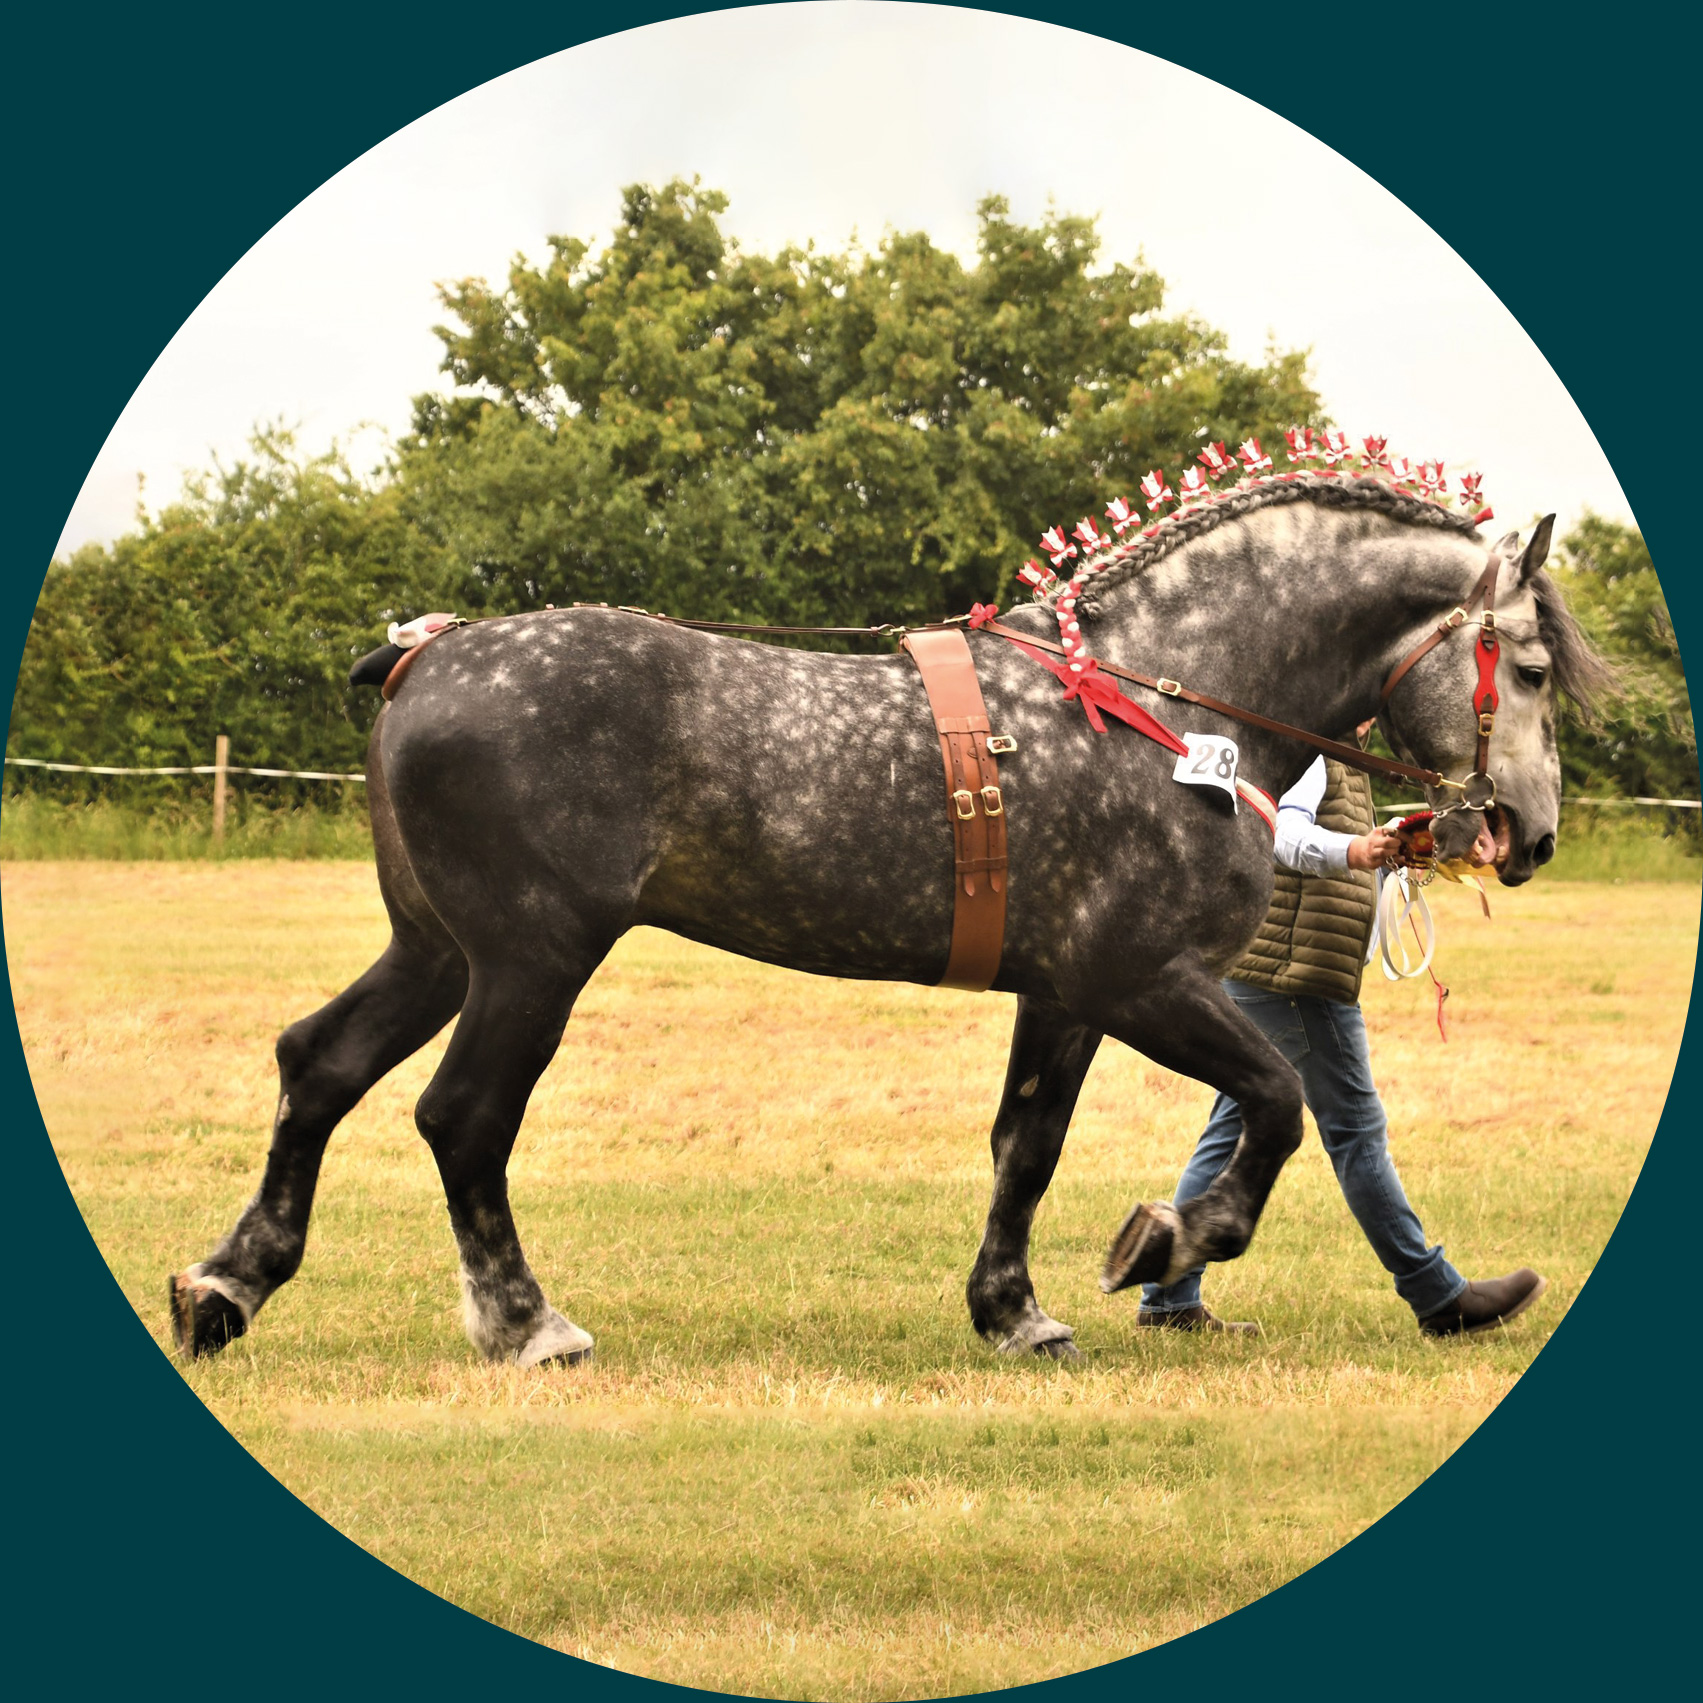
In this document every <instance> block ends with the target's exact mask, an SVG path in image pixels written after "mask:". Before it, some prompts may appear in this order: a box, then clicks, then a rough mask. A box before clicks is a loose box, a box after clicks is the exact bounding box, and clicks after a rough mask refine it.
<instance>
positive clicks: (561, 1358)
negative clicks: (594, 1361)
mask: <svg viewBox="0 0 1703 1703" xmlns="http://www.w3.org/2000/svg"><path fill="white" fill-rule="evenodd" d="M591 1353H592V1336H591V1332H590V1331H585V1330H581V1329H580V1327H579V1326H578V1325H576V1324H575V1323H574V1322H573V1320H572V1319H564V1318H563V1317H562V1315H561V1314H560V1313H558V1312H557V1311H556V1309H555V1308H554V1307H552V1308H551V1309H550V1316H549V1317H548V1318H547V1319H546V1320H545V1321H544V1323H543V1324H542V1325H540V1326H539V1328H538V1329H537V1330H536V1331H534V1332H533V1334H532V1336H531V1337H530V1338H529V1339H528V1340H527V1344H526V1346H525V1347H524V1348H523V1349H521V1351H520V1352H519V1353H518V1354H517V1355H516V1356H515V1357H514V1358H515V1364H516V1365H517V1366H525V1367H528V1368H531V1367H535V1366H583V1365H585V1364H586V1362H587V1361H589V1360H590V1359H591Z"/></svg>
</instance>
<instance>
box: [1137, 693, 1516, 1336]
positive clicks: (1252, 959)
mask: <svg viewBox="0 0 1703 1703" xmlns="http://www.w3.org/2000/svg"><path fill="white" fill-rule="evenodd" d="M1370 728H1371V724H1370V723H1369V722H1368V723H1367V724H1366V725H1365V726H1363V727H1362V728H1361V729H1360V736H1361V738H1362V739H1364V738H1365V737H1366V735H1367V733H1368V732H1369V731H1370ZM1395 852H1396V836H1395V833H1394V831H1393V830H1392V829H1389V828H1380V827H1378V826H1377V825H1376V816H1375V814H1374V811H1373V807H1372V787H1371V782H1370V781H1369V780H1368V779H1367V778H1366V776H1365V775H1364V774H1362V773H1361V772H1360V771H1359V770H1356V769H1350V768H1347V767H1345V766H1344V765H1343V764H1341V763H1337V762H1327V761H1326V760H1325V759H1324V758H1323V757H1320V758H1319V759H1317V760H1316V761H1315V762H1314V763H1313V765H1312V767H1311V768H1310V769H1308V771H1307V772H1306V774H1304V775H1303V776H1302V777H1301V779H1300V780H1299V781H1297V782H1296V784H1295V785H1294V786H1293V787H1291V788H1290V790H1289V791H1288V792H1286V793H1285V794H1284V795H1283V797H1282V798H1281V799H1280V800H1279V801H1278V816H1277V843H1276V849H1275V854H1274V855H1275V856H1276V859H1277V865H1278V872H1277V882H1276V887H1275V889H1274V891H1273V895H1272V901H1271V909H1270V911H1269V912H1267V914H1266V919H1265V921H1264V922H1263V923H1261V924H1260V930H1259V933H1258V934H1257V935H1256V936H1255V938H1254V943H1253V945H1252V946H1250V947H1249V948H1248V950H1247V952H1246V953H1245V954H1244V955H1243V957H1242V960H1241V962H1240V963H1238V964H1237V965H1236V968H1235V969H1234V971H1233V972H1232V973H1231V976H1230V978H1229V979H1228V980H1227V981H1226V982H1225V983H1224V991H1225V992H1226V993H1228V994H1229V995H1230V997H1231V998H1232V999H1233V1000H1235V1002H1236V1004H1237V1006H1238V1008H1239V1009H1240V1010H1241V1012H1242V1014H1243V1015H1244V1016H1245V1017H1247V1018H1248V1019H1249V1020H1250V1021H1252V1022H1253V1023H1254V1024H1255V1025H1256V1026H1257V1027H1258V1028H1259V1029H1260V1031H1261V1032H1262V1033H1263V1034H1264V1035H1265V1036H1266V1038H1267V1039H1268V1040H1270V1041H1271V1043H1272V1045H1273V1046H1275V1047H1276V1048H1277V1050H1278V1051H1279V1052H1280V1053H1282V1054H1283V1056H1284V1057H1285V1058H1286V1059H1287V1060H1288V1061H1289V1063H1290V1064H1292V1065H1293V1066H1294V1067H1295V1069H1296V1070H1297V1071H1298V1072H1299V1073H1300V1077H1301V1088H1302V1092H1303V1093H1304V1095H1305V1096H1306V1101H1307V1107H1308V1109H1309V1110H1310V1111H1311V1112H1312V1114H1313V1117H1314V1120H1315V1121H1316V1122H1317V1124H1318V1126H1319V1135H1320V1138H1321V1139H1322V1140H1323V1142H1324V1147H1325V1151H1326V1153H1328V1154H1329V1155H1330V1161H1331V1164H1332V1165H1333V1166H1334V1167H1335V1170H1336V1179H1337V1182H1338V1183H1339V1184H1340V1185H1341V1187H1342V1192H1343V1196H1344V1198H1345V1199H1346V1200H1347V1202H1348V1207H1349V1210H1350V1211H1351V1212H1352V1213H1353V1214H1354V1217H1355V1219H1356V1221H1357V1222H1358V1223H1359V1225H1360V1228H1361V1229H1362V1230H1363V1231H1364V1232H1365V1235H1366V1240H1367V1241H1368V1242H1370V1243H1371V1245H1372V1251H1373V1252H1374V1253H1376V1254H1377V1256H1378V1258H1379V1259H1380V1260H1381V1261H1382V1262H1383V1265H1384V1269H1385V1270H1386V1271H1388V1272H1389V1274H1390V1275H1391V1276H1392V1277H1393V1278H1394V1279H1395V1287H1396V1293H1397V1294H1398V1295H1399V1296H1401V1298H1402V1299H1403V1300H1404V1301H1406V1302H1407V1304H1408V1305H1409V1306H1410V1307H1412V1308H1413V1311H1414V1314H1415V1316H1416V1317H1417V1318H1418V1320H1419V1328H1420V1330H1421V1331H1423V1332H1424V1333H1425V1334H1426V1335H1427V1336H1454V1335H1457V1334H1459V1333H1461V1332H1471V1331H1482V1330H1489V1329H1491V1328H1493V1327H1494V1326H1496V1325H1499V1324H1505V1323H1506V1322H1507V1321H1508V1320H1509V1319H1512V1318H1516V1317H1517V1316H1518V1315H1519V1314H1521V1313H1523V1312H1524V1311H1525V1310H1526V1308H1527V1307H1529V1306H1530V1305H1531V1304H1532V1302H1534V1301H1535V1300H1536V1299H1537V1298H1538V1296H1539V1295H1541V1294H1542V1293H1543V1290H1544V1280H1543V1279H1542V1278H1541V1277H1539V1276H1538V1274H1537V1273H1536V1272H1535V1271H1532V1270H1530V1269H1529V1268H1524V1267H1522V1268H1521V1269H1520V1270H1519V1271H1516V1272H1513V1273H1512V1274H1511V1275H1509V1276H1507V1277H1499V1278H1494V1279H1491V1280H1489V1281H1487V1282H1480V1283H1469V1282H1468V1281H1467V1279H1466V1278H1464V1277H1462V1276H1461V1274H1460V1273H1459V1272H1458V1271H1456V1270H1455V1268H1454V1267H1453V1266H1452V1265H1450V1264H1449V1262H1448V1260H1447V1259H1445V1258H1444V1256H1443V1250H1442V1248H1441V1247H1440V1246H1438V1247H1427V1246H1426V1241H1425V1231H1424V1228H1423V1226H1422V1225H1421V1224H1420V1222H1419V1218H1418V1216H1417V1214H1416V1213H1415V1212H1414V1210H1413V1208H1412V1207H1411V1206H1410V1205H1409V1204H1408V1199H1407V1195H1406V1194H1405V1192H1404V1191H1403V1189H1402V1186H1401V1179H1400V1178H1399V1177H1398V1176H1397V1175H1396V1169H1395V1166H1394V1164H1393V1163H1392V1162H1391V1160H1390V1155H1389V1149H1388V1147H1387V1145H1386V1143H1385V1131H1386V1127H1387V1126H1386V1121H1385V1117H1384V1107H1383V1103H1382V1101H1380V1100H1379V1098H1378V1091H1377V1088H1376V1087H1375V1085H1374V1084H1373V1081H1372V1063H1371V1058H1370V1056H1369V1054H1368V1052H1367V1047H1366V1023H1365V1019H1364V1018H1363V1017H1362V1016H1361V1012H1360V1005H1359V999H1360V977H1361V973H1362V971H1363V969H1364V967H1365V965H1366V963H1367V962H1369V961H1370V959H1371V957H1372V955H1373V952H1374V951H1375V950H1376V945H1377V918H1378V883H1379V881H1381V879H1382V875H1381V873H1380V872H1381V871H1382V870H1383V868H1384V867H1385V866H1386V865H1387V864H1388V863H1389V862H1390V861H1391V860H1392V859H1393V858H1394V856H1395ZM1241 1134H1242V1114H1241V1110H1240V1108H1239V1107H1238V1106H1237V1104H1236V1102H1235V1101H1234V1100H1232V1099H1230V1098H1229V1097H1228V1096H1227V1095H1224V1094H1220V1095H1219V1096H1218V1100H1217V1103H1216V1104H1215V1105H1214V1106H1213V1108H1212V1116H1211V1117H1210V1119H1209V1120H1208V1121H1207V1125H1206V1129H1205V1130H1204V1132H1203V1133H1202V1135H1201V1138H1200V1140H1199V1142H1198V1143H1197V1144H1196V1146H1195V1150H1194V1155H1193V1157H1192V1158H1191V1159H1190V1160H1189V1162H1188V1166H1187V1168H1186V1169H1185V1170H1184V1172H1183V1176H1182V1181H1181V1182H1180V1183H1178V1185H1177V1194H1176V1199H1177V1202H1178V1203H1179V1204H1180V1203H1181V1202H1183V1201H1185V1200H1191V1199H1193V1197H1194V1196H1195V1195H1198V1194H1201V1193H1203V1192H1204V1191H1205V1189H1206V1188H1207V1186H1208V1185H1209V1184H1210V1183H1211V1181H1212V1179H1213V1178H1214V1177H1216V1176H1217V1175H1218V1173H1219V1172H1220V1171H1221V1170H1222V1169H1223V1168H1224V1166H1225V1165H1226V1164H1227V1163H1228V1162H1229V1159H1230V1155H1231V1154H1232V1153H1233V1152H1234V1151H1235V1148H1236V1143H1237V1141H1238V1140H1239V1139H1240V1137H1241ZM1204 1270H1205V1267H1204V1266H1201V1267H1197V1268H1196V1269H1195V1270H1194V1271H1191V1272H1189V1273H1188V1274H1187V1275H1186V1276H1184V1277H1182V1278H1181V1279H1179V1280H1178V1281H1177V1282H1176V1283H1173V1284H1171V1285H1170V1286H1169V1287H1162V1286H1161V1285H1159V1284H1156V1283H1149V1284H1147V1285H1146V1286H1145V1287H1144V1289H1143V1291H1142V1306H1141V1312H1140V1314H1139V1315H1138V1320H1137V1322H1138V1323H1140V1324H1142V1325H1147V1326H1153V1327H1161V1328H1169V1329H1172V1330H1232V1331H1242V1332H1245V1333H1248V1334H1250V1335H1257V1334H1258V1333H1259V1326H1258V1325H1253V1324H1227V1323H1225V1322H1224V1321H1223V1320H1220V1319H1216V1318H1214V1317H1213V1315H1212V1313H1211V1312H1210V1311H1209V1310H1208V1309H1207V1307H1206V1306H1204V1305H1203V1304H1202V1301H1201V1294H1200V1281H1201V1274H1202V1272H1203V1271H1204Z"/></svg>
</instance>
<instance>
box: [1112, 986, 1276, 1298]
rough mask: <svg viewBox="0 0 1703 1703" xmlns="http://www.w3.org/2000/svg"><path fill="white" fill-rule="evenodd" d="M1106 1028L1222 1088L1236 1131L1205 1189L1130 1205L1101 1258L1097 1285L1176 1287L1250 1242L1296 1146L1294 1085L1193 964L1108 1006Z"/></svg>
mask: <svg viewBox="0 0 1703 1703" xmlns="http://www.w3.org/2000/svg"><path fill="white" fill-rule="evenodd" d="M1106 1032H1107V1033H1108V1034H1112V1035H1116V1036H1117V1038H1118V1039H1119V1040H1121V1041H1123V1042H1125V1043H1127V1044H1128V1045H1129V1046H1132V1047H1134V1048H1135V1049H1136V1050H1137V1051H1138V1052H1142V1053H1145V1054H1146V1055H1147V1057H1148V1058H1150V1059H1152V1060H1153V1062H1154V1063H1155V1064H1159V1065H1163V1066H1164V1067H1165V1068H1166V1069H1167V1070H1175V1071H1178V1072H1180V1073H1181V1074H1182V1075H1184V1076H1192V1077H1194V1078H1195V1079H1196V1080H1197V1081H1200V1082H1205V1083H1209V1084H1210V1085H1211V1086H1212V1087H1214V1088H1216V1089H1218V1090H1219V1091H1220V1092H1221V1093H1224V1094H1228V1095H1229V1096H1230V1097H1231V1099H1233V1100H1235V1101H1236V1103H1237V1104H1238V1105H1239V1106H1240V1107H1241V1108H1242V1136H1241V1139H1240V1140H1239V1141H1238V1142H1237V1144H1236V1150H1235V1152H1234V1153H1233V1154H1231V1156H1230V1160H1229V1163H1228V1164H1227V1165H1225V1167H1224V1169H1223V1170H1222V1171H1220V1172H1219V1174H1218V1176H1217V1177H1216V1179H1214V1181H1213V1183H1212V1185H1211V1187H1209V1188H1208V1189H1207V1190H1206V1192H1205V1193H1204V1194H1200V1195H1196V1196H1195V1197H1194V1199H1192V1200H1188V1201H1185V1202H1184V1203H1183V1205H1182V1206H1180V1207H1176V1206H1172V1204H1171V1203H1170V1202H1169V1201H1151V1202H1146V1203H1144V1204H1142V1205H1138V1206H1137V1207H1136V1208H1135V1209H1134V1211H1132V1212H1131V1213H1130V1215H1129V1217H1128V1218H1127V1219H1125V1221H1124V1224H1123V1228H1122V1229H1121V1230H1119V1232H1118V1234H1117V1237H1116V1239H1115V1240H1114V1241H1113V1243H1112V1247H1111V1251H1110V1252H1109V1253H1108V1254H1107V1255H1106V1265H1105V1270H1104V1272H1103V1273H1102V1274H1101V1278H1100V1287H1101V1288H1102V1289H1104V1290H1105V1291H1106V1292H1107V1293H1108V1294H1111V1293H1112V1292H1114V1291H1116V1290H1119V1289H1127V1288H1129V1287H1130V1285H1132V1284H1135V1283H1155V1282H1157V1283H1174V1282H1176V1281H1177V1279H1178V1278H1180V1277H1181V1276H1182V1275H1183V1273H1184V1272H1186V1271H1189V1270H1191V1269H1192V1268H1193V1267H1194V1266H1197V1265H1199V1264H1201V1263H1202V1262H1203V1261H1206V1260H1232V1259H1235V1258H1237V1256H1238V1255H1240V1254H1241V1253H1242V1252H1243V1251H1244V1250H1245V1249H1246V1248H1247V1246H1248V1243H1249V1242H1250V1241H1251V1240H1252V1239H1253V1234H1254V1227H1255V1225H1256V1224H1258V1223H1259V1218H1260V1213H1261V1212H1262V1211H1263V1210H1264V1209H1265V1203H1266V1199H1267V1197H1268V1196H1269V1195H1270V1193H1271V1189H1272V1185H1273V1184H1274V1183H1275V1182H1276V1181H1277V1175H1278V1172H1279V1171H1281V1170H1282V1169H1283V1166H1284V1163H1285V1161H1287V1159H1288V1158H1289V1156H1290V1154H1292V1153H1293V1152H1294V1151H1295V1149H1296V1148H1297V1147H1299V1146H1300V1145H1301V1108H1302V1098H1301V1082H1300V1078H1299V1077H1297V1076H1296V1074H1295V1072H1294V1070H1293V1069H1292V1068H1291V1067H1290V1066H1289V1064H1288V1063H1287V1062H1286V1061H1285V1060H1284V1058H1283V1056H1282V1055H1281V1054H1280V1053H1279V1052H1278V1051H1277V1049H1276V1048H1275V1047H1274V1046H1272V1044H1271V1043H1270V1042H1269V1041H1268V1040H1267V1039H1266V1038H1265V1036H1264V1035H1262V1034H1261V1033H1260V1032H1259V1030H1258V1029H1256V1028H1255V1027H1254V1025H1253V1024H1252V1023H1250V1022H1249V1021H1248V1020H1247V1018H1245V1017H1244V1016H1242V1014H1241V1013H1240V1012H1239V1011H1238V1010H1237V1009H1236V1007H1235V1004H1234V1003H1233V1002H1232V1001H1231V999H1230V997H1229V995H1228V994H1226V993H1225V992H1224V989H1223V988H1222V986H1221V985H1220V984H1219V983H1218V981H1217V980H1216V979H1215V978H1214V977H1213V976H1212V975H1211V974H1210V973H1209V972H1208V971H1207V970H1206V969H1205V968H1204V967H1203V966H1202V965H1200V964H1198V963H1193V962H1190V961H1188V960H1186V959H1179V960H1174V961H1173V962H1172V963H1170V964H1168V965H1166V966H1165V969H1164V971H1163V973H1162V974H1161V975H1160V976H1157V977H1155V978H1154V980H1153V983H1152V985H1151V986H1150V987H1149V988H1147V989H1145V990H1143V991H1142V992H1140V993H1137V994H1135V995H1132V996H1129V997H1127V998H1126V999H1124V1000H1121V1001H1119V1002H1118V1003H1117V1004H1116V1005H1115V1006H1114V1007H1113V1008H1111V1009H1109V1010H1108V1011H1107V1012H1106Z"/></svg>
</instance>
